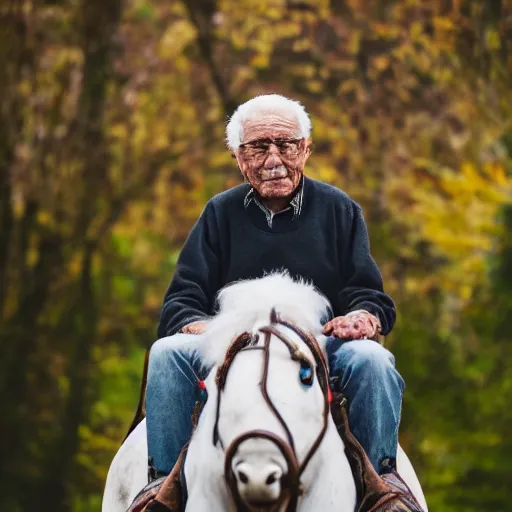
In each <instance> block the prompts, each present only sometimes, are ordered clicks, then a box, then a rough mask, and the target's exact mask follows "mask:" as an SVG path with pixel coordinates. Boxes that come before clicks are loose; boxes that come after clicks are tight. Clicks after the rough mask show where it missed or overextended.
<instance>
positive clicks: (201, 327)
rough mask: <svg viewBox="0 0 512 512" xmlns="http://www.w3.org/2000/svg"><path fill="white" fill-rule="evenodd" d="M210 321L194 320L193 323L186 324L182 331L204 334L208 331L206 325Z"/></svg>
mask: <svg viewBox="0 0 512 512" xmlns="http://www.w3.org/2000/svg"><path fill="white" fill-rule="evenodd" d="M207 325H208V322H206V321H205V320H198V321H197V322H192V323H191V324H188V325H185V327H183V329H181V332H182V333H184V334H203V332H204V331H206V327H207Z"/></svg>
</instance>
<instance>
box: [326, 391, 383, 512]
mask: <svg viewBox="0 0 512 512" xmlns="http://www.w3.org/2000/svg"><path fill="white" fill-rule="evenodd" d="M346 402H347V400H346V398H345V397H344V396H343V395H342V394H341V393H339V394H333V399H332V402H331V414H332V417H333V419H334V423H335V425H336V428H337V429H338V433H339V434H340V437H341V439H342V440H343V442H344V444H345V453H346V455H347V458H348V462H349V464H350V467H351V469H352V474H353V475H354V480H355V483H356V489H357V502H358V504H359V507H358V512H363V511H367V510H371V509H372V507H373V506H374V505H375V504H377V503H378V502H379V501H380V499H381V498H382V497H383V496H384V495H385V494H387V493H389V492H390V488H389V487H388V486H387V485H386V483H385V482H384V481H383V480H382V479H381V478H380V477H379V475H378V474H377V472H376V471H375V469H374V467H373V465H372V463H371V462H370V459H369V458H368V456H367V455H366V452H365V451H364V449H363V447H362V446H361V444H360V443H359V441H358V440H357V439H356V438H355V437H354V434H352V432H351V430H350V426H349V422H348V413H347V408H346Z"/></svg>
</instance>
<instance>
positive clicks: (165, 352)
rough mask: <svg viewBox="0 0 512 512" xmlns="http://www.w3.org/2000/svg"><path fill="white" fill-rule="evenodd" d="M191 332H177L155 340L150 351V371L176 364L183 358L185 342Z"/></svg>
mask: <svg viewBox="0 0 512 512" xmlns="http://www.w3.org/2000/svg"><path fill="white" fill-rule="evenodd" d="M188 336H190V335H189V334H175V335H174V336H167V337H165V338H160V339H159V340H157V341H155V342H154V343H153V345H152V346H151V349H150V351H149V368H148V371H149V372H150V373H151V372H154V371H158V370H159V369H162V368H168V367H169V366H174V365H176V363H179V361H180V360H181V359H182V358H183V343H184V342H185V341H186V339H187V337H188Z"/></svg>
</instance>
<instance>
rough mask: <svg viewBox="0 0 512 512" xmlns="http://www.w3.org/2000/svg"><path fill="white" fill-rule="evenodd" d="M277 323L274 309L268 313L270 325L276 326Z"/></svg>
mask: <svg viewBox="0 0 512 512" xmlns="http://www.w3.org/2000/svg"><path fill="white" fill-rule="evenodd" d="M277 322H278V318H277V312H276V308H272V311H271V312H270V323H271V324H277Z"/></svg>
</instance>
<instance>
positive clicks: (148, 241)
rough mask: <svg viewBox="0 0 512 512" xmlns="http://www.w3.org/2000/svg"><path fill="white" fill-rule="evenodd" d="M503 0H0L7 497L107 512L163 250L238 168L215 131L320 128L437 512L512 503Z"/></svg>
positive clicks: (511, 300)
mask: <svg viewBox="0 0 512 512" xmlns="http://www.w3.org/2000/svg"><path fill="white" fill-rule="evenodd" d="M511 71H512V2H511V1H510V0H425V1H421V0H395V1H393V0H331V1H328V0H288V1H285V0H173V1H169V0H124V1H123V0H19V1H17V0H3V1H2V2H1V5H0V315H1V316H0V318H1V328H0V339H1V352H0V354H1V356H0V382H1V386H0V395H1V406H2V414H1V415H0V416H1V417H0V432H1V435H0V508H1V509H2V510H5V511H9V512H18V511H31V512H32V511H52V512H71V511H73V512H89V511H99V510H100V503H101V494H102V491H103V485H104V481H105V477H106V473H107V470H108V466H109V464H110V461H111V460H112V457H113V455H114V453H115V452H116V450H117V448H118V447H119V445H120V443H121V441H122V440H123V438H124V435H125V434H126V431H127V428H128V426H129V424H130V422H131V420H132V417H133V414H134V411H135V408H136V404H137V400H138V389H139V381H140V377H141V373H142V362H143V356H144V351H145V349H146V348H147V347H148V346H149V345H150V344H151V343H152V342H153V340H154V339H155V332H156V324H157V319H158V315H159V310H160V305H161V301H162V298H163V294H164V292H165V289H166V287H167V285H168V283H169V281H170V279H171V277H172V274H173V269H174V266H175V262H176V258H177V255H178V254H179V251H180V248H181V246H182V244H183V242H184V240H185V238H186V236H187V234H188V231H189V229H190V228H191V226H192V224H193V223H194V221H195V220H196V218H197V216H198V215H199V214H200V212H201V210H202V208H203V206H204V204H205V202H206V201H207V200H208V199H209V198H210V197H211V196H212V195H213V194H215V193H217V192H220V191H222V190H224V189H226V188H227V187H231V186H234V185H235V184H237V183H239V182H240V181H241V179H240V174H239V171H238V169H237V167H236V165H235V161H234V160H232V158H231V156H230V154H229V152H228V151H227V150H226V148H225V145H224V140H223V139H224V127H225V123H226V119H227V118H228V116H229V115H230V114H231V113H232V112H233V110H234V109H235V108H236V106H237V105H238V104H240V103H241V102H243V101H245V100H247V99H249V98H251V97H252V96H254V95H256V94H261V93H272V92H276V93H281V94H285V95H287V96H290V97H292V98H294V99H298V100H300V101H301V102H302V103H303V104H304V105H305V106H306V108H307V110H308V111H309V112H310V114H311V116H312V120H313V126H314V131H313V139H314V143H315V148H314V154H313V156H312V158H311V159H310V161H309V163H308V168H307V173H308V174H309V175H310V176H312V177H315V178H317V179H320V180H324V181H326V182H329V183H332V184H335V185H336V186H338V187H340V188H342V189H344V190H345V191H347V192H348V193H349V194H350V195H351V196H352V197H353V198H354V199H355V200H356V201H358V202H359V203H360V204H361V205H362V206H363V208H364V212H365V217H366V220H367V223H368V225H369V230H370V235H371V242H372V251H373V254H374V257H375V259H376V260H377V262H378V264H379V265H380V268H381V270H382V272H383V274H384V282H385V286H386V291H388V292H389V293H390V294H391V295H392V296H393V297H394V299H395V300H396V302H397V306H398V321H397V325H396V328H395V329H394V331H393V332H392V334H391V335H390V336H389V337H388V339H387V346H388V347H389V348H390V349H391V350H392V351H393V352H394V353H395V354H396V359H397V365H398V367H399V369H400V371H401V373H402V374H403V376H404V377H405V380H406V383H407V390H406V396H405V402H404V410H403V418H402V428H401V443H402V444H403V446H404V447H405V449H406V450H407V452H408V453H409V455H410V457H411V459H412V460H413V462H414V464H415V467H416V469H417V472H418V474H419V476H420V479H421V481H422V483H423V485H424V489H425V491H426V495H427V499H428V501H429V504H430V509H431V510H432V511H434V512H459V511H463V512H473V511H474V512H476V511H479V512H481V511H494V512H495V511H506V510H511V507H512V505H511V504H510V503H511V502H512V486H511V482H512V462H511V460H512V436H511V435H510V432H511V431H510V429H511V426H512V407H511V404H510V400H511V399H512V392H511V390H512V343H511V331H510V322H511V320H512V206H511V200H512V172H511V162H512V87H511V85H512V80H511Z"/></svg>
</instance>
